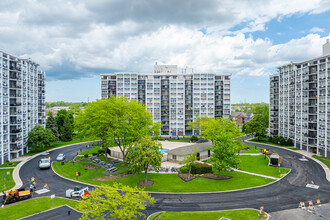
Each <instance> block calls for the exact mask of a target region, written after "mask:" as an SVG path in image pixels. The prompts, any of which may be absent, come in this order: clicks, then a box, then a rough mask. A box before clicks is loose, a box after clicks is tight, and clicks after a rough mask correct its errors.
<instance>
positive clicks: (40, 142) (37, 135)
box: [26, 124, 55, 152]
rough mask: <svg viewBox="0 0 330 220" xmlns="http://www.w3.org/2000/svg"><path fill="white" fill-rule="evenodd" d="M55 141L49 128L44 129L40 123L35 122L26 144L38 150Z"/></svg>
mask: <svg viewBox="0 0 330 220" xmlns="http://www.w3.org/2000/svg"><path fill="white" fill-rule="evenodd" d="M53 141H55V136H54V135H53V133H52V131H51V130H49V129H44V128H43V127H41V125H40V124H37V125H36V126H35V127H34V128H33V129H32V130H31V131H30V133H29V135H28V139H27V142H26V145H27V146H28V147H29V149H33V150H35V152H37V151H38V149H43V148H45V147H47V146H49V145H50V144H51V143H52V142H53Z"/></svg>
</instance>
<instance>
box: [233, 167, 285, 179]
mask: <svg viewBox="0 0 330 220" xmlns="http://www.w3.org/2000/svg"><path fill="white" fill-rule="evenodd" d="M234 170H235V171H237V172H241V173H246V174H250V175H254V176H260V177H264V178H268V179H273V180H278V179H281V178H277V177H273V176H266V175H262V174H258V173H250V172H247V171H244V170H238V169H234Z"/></svg>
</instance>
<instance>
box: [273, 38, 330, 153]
mask: <svg viewBox="0 0 330 220" xmlns="http://www.w3.org/2000/svg"><path fill="white" fill-rule="evenodd" d="M269 129H270V135H272V136H283V137H284V138H291V139H292V140H293V142H294V143H295V147H297V148H300V149H303V150H307V151H309V152H314V153H317V154H320V155H323V156H326V157H330V43H329V40H327V43H326V44H324V45H323V55H322V56H321V57H318V58H315V59H311V60H307V61H304V62H299V63H289V64H287V65H283V66H280V67H278V68H277V74H274V75H272V76H270V114H269Z"/></svg>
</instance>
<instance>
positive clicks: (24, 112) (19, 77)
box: [0, 51, 45, 164]
mask: <svg viewBox="0 0 330 220" xmlns="http://www.w3.org/2000/svg"><path fill="white" fill-rule="evenodd" d="M37 123H39V124H41V125H42V126H45V73H44V72H40V71H39V70H38V64H36V63H34V62H33V61H31V60H30V59H20V58H18V57H15V56H12V55H9V54H7V53H4V52H2V51H0V164H2V163H4V162H6V161H7V160H11V159H12V158H15V157H18V156H20V155H22V154H24V153H27V152H28V149H27V146H26V141H27V137H28V133H29V132H30V131H31V129H32V128H33V127H34V126H35V125H36V124H37Z"/></svg>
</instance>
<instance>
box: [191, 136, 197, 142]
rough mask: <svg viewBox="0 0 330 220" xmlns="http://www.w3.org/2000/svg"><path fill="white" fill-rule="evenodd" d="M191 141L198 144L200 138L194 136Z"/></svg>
mask: <svg viewBox="0 0 330 220" xmlns="http://www.w3.org/2000/svg"><path fill="white" fill-rule="evenodd" d="M190 141H191V142H197V141H198V137H197V136H196V135H193V136H191V138H190Z"/></svg>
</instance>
